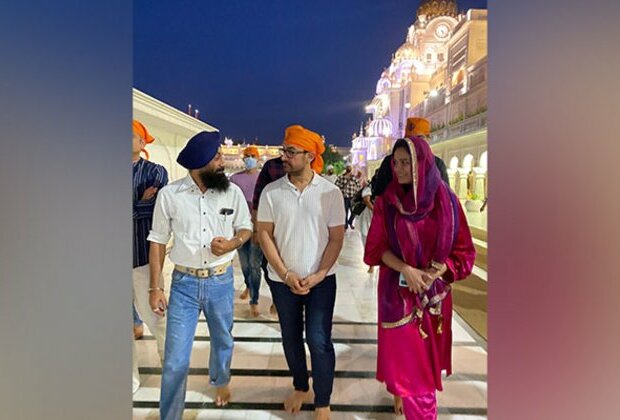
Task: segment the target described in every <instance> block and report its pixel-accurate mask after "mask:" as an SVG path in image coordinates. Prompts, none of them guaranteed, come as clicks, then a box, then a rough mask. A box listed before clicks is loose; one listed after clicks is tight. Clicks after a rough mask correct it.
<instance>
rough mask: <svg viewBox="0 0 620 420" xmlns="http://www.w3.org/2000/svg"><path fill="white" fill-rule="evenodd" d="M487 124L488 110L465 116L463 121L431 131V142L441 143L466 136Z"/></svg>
mask: <svg viewBox="0 0 620 420" xmlns="http://www.w3.org/2000/svg"><path fill="white" fill-rule="evenodd" d="M486 126H487V111H486V110H485V111H482V112H480V113H479V114H476V115H473V116H471V117H468V118H465V119H463V120H461V121H458V122H455V123H452V124H448V126H447V127H442V128H440V129H438V130H435V131H433V132H431V144H435V143H439V142H442V141H445V140H450V139H452V138H455V137H460V136H464V135H466V134H469V133H473V132H475V131H479V130H482V129H484V128H486Z"/></svg>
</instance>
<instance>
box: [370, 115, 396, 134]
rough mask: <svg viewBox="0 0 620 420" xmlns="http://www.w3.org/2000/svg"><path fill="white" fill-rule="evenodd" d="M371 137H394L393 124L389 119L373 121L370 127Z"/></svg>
mask: <svg viewBox="0 0 620 420" xmlns="http://www.w3.org/2000/svg"><path fill="white" fill-rule="evenodd" d="M368 135H369V136H370V137H390V136H391V135H392V122H391V121H390V120H388V119H387V118H379V119H376V120H372V121H371V122H370V125H369V126H368Z"/></svg>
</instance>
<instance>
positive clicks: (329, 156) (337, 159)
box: [322, 144, 345, 174]
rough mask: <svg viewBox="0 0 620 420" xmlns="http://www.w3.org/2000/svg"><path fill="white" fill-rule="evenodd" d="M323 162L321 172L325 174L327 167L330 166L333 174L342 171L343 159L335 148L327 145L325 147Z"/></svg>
mask: <svg viewBox="0 0 620 420" xmlns="http://www.w3.org/2000/svg"><path fill="white" fill-rule="evenodd" d="M322 156H323V161H324V162H325V166H324V167H323V172H325V170H326V168H327V166H328V165H332V166H333V167H334V172H336V173H337V174H339V173H341V172H342V171H343V170H344V166H345V165H344V158H343V157H342V155H341V154H340V153H338V151H337V150H336V148H335V147H334V146H333V145H332V144H329V145H327V146H326V147H325V152H323V155H322Z"/></svg>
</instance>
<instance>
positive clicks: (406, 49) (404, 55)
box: [394, 42, 416, 63]
mask: <svg viewBox="0 0 620 420" xmlns="http://www.w3.org/2000/svg"><path fill="white" fill-rule="evenodd" d="M415 58H416V50H415V47H414V46H413V45H412V44H410V43H408V42H405V43H404V44H403V45H401V46H400V48H399V49H398V50H396V54H394V60H395V62H397V63H400V62H401V61H404V60H413V59H415Z"/></svg>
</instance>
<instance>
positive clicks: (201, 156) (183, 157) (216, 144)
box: [177, 131, 220, 169]
mask: <svg viewBox="0 0 620 420" xmlns="http://www.w3.org/2000/svg"><path fill="white" fill-rule="evenodd" d="M219 148H220V133H219V132H217V131H201V132H200V133H198V134H196V135H195V136H194V137H192V138H191V139H189V141H188V142H187V144H186V145H185V147H184V148H183V150H181V153H179V157H178V158H177V162H178V164H179V165H181V166H182V167H184V168H185V169H200V168H202V167H203V166H205V165H207V164H208V163H209V162H211V160H212V159H213V158H214V157H215V155H216V154H217V151H218V150H219Z"/></svg>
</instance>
